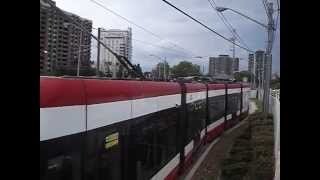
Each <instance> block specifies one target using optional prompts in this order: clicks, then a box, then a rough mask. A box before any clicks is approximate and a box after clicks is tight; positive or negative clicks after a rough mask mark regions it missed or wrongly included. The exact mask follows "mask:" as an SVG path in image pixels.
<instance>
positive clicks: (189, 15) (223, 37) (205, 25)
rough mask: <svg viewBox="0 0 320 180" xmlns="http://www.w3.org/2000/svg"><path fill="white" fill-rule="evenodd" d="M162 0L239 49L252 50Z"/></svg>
mask: <svg viewBox="0 0 320 180" xmlns="http://www.w3.org/2000/svg"><path fill="white" fill-rule="evenodd" d="M162 1H163V2H165V3H167V4H168V5H170V6H171V7H173V8H174V9H176V10H177V11H179V12H181V13H182V14H184V15H186V16H187V17H189V18H190V19H192V20H193V21H195V22H197V23H198V24H200V25H202V26H203V27H205V28H206V29H208V30H209V31H211V32H213V33H215V34H216V35H218V36H220V37H221V38H223V39H224V40H226V41H228V42H230V43H232V44H234V45H236V46H238V47H240V48H241V49H244V50H246V51H249V52H253V51H252V50H250V49H248V48H245V47H243V46H241V45H239V44H237V43H235V42H233V41H231V40H230V39H228V38H226V37H224V36H223V35H221V34H219V33H218V32H216V31H215V30H213V29H211V28H209V27H208V26H206V25H205V24H203V23H202V22H200V21H199V20H197V19H195V18H193V17H192V16H190V15H189V14H187V13H185V12H184V11H182V10H180V9H179V8H177V7H176V6H174V5H173V4H171V3H169V2H168V1H166V0H162Z"/></svg>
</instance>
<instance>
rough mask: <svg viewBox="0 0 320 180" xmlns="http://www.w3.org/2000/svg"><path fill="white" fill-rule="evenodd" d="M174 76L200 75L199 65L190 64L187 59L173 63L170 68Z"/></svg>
mask: <svg viewBox="0 0 320 180" xmlns="http://www.w3.org/2000/svg"><path fill="white" fill-rule="evenodd" d="M171 72H172V75H173V76H174V77H186V76H200V75H201V72H200V66H199V65H197V64H192V63H191V62H188V61H181V62H180V63H179V64H178V65H175V66H173V67H172V69H171Z"/></svg>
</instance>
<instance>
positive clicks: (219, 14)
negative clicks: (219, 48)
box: [208, 0, 250, 49]
mask: <svg viewBox="0 0 320 180" xmlns="http://www.w3.org/2000/svg"><path fill="white" fill-rule="evenodd" d="M208 2H209V3H210V5H211V7H212V8H213V10H214V11H216V13H217V15H218V16H219V17H220V19H221V20H222V22H223V23H224V24H225V25H226V26H227V28H228V30H229V31H230V32H231V34H232V35H233V36H236V38H238V42H239V43H240V44H242V45H244V46H245V47H246V48H248V49H250V48H249V46H248V45H247V44H246V43H245V42H244V41H243V40H242V38H241V37H240V35H239V34H238V33H237V32H236V31H235V28H234V27H233V26H232V25H231V23H230V22H229V21H228V20H227V18H226V17H225V16H224V15H223V13H221V12H218V11H217V10H216V9H215V8H216V7H217V4H216V3H215V1H214V0H212V3H213V4H214V6H215V7H214V6H213V4H212V3H211V1H210V0H208Z"/></svg>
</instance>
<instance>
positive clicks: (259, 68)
mask: <svg viewBox="0 0 320 180" xmlns="http://www.w3.org/2000/svg"><path fill="white" fill-rule="evenodd" d="M255 55H256V60H255V74H256V78H257V80H259V81H261V80H262V79H263V73H264V63H265V52H264V51H263V50H258V51H256V53H255Z"/></svg>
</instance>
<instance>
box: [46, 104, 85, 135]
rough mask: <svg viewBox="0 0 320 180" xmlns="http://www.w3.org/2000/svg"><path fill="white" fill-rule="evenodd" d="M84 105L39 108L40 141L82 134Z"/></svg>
mask: <svg viewBox="0 0 320 180" xmlns="http://www.w3.org/2000/svg"><path fill="white" fill-rule="evenodd" d="M85 129H86V119H85V105H79V106H65V107H50V108H40V141H44V140H48V139H53V138H57V137H61V136H66V135H71V134H75V133H78V132H83V131H85Z"/></svg>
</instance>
